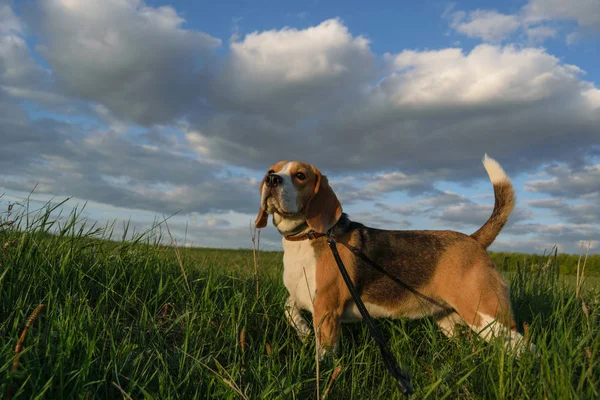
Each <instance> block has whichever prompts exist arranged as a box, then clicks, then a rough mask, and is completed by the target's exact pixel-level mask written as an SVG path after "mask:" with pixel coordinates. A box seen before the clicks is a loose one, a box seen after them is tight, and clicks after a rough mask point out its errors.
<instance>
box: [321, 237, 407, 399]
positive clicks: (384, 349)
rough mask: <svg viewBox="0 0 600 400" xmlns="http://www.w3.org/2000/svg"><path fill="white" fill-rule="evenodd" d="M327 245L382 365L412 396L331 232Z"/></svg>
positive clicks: (405, 377) (404, 390) (402, 390)
mask: <svg viewBox="0 0 600 400" xmlns="http://www.w3.org/2000/svg"><path fill="white" fill-rule="evenodd" d="M327 243H328V244H329V247H330V248H331V252H332V253H333V258H335V262H336V263H337V265H338V267H339V269H340V272H341V274H342V277H343V278H344V282H346V286H348V290H349V291H350V294H351V295H352V298H353V299H354V302H355V303H356V306H357V307H358V311H360V315H362V318H363V320H364V321H365V323H366V324H367V326H368V327H369V331H370V333H371V336H372V337H373V340H375V343H377V346H379V351H380V352H381V357H382V358H383V363H384V364H385V366H386V367H387V369H388V371H389V373H390V375H392V376H393V377H394V378H395V379H396V384H397V386H398V390H400V392H401V393H404V394H406V395H410V394H412V393H413V392H414V391H413V388H412V386H411V385H410V376H409V374H408V372H406V371H404V370H402V369H401V368H400V367H399V366H398V361H396V358H395V357H394V355H393V354H392V352H391V351H390V349H389V347H388V345H387V342H386V340H385V338H384V337H383V335H382V334H381V332H379V330H378V329H377V327H376V326H375V323H374V321H373V318H372V317H371V315H370V314H369V312H368V311H367V308H366V307H365V304H364V303H363V302H362V300H361V298H360V296H359V295H358V293H357V292H356V288H355V287H354V284H353V283H352V279H350V275H348V271H347V270H346V267H345V266H344V263H343V262H342V258H341V257H340V253H338V250H337V246H336V241H335V240H334V239H333V237H331V232H329V233H328V234H327Z"/></svg>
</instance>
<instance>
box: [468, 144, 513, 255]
mask: <svg viewBox="0 0 600 400" xmlns="http://www.w3.org/2000/svg"><path fill="white" fill-rule="evenodd" d="M483 166H484V167H485V170H486V171H487V173H488V175H489V177H490V180H491V181H492V185H494V197H495V203H494V211H492V215H491V216H490V218H489V219H488V220H487V221H486V222H485V224H483V226H482V227H481V228H479V230H478V231H477V232H475V233H473V234H472V235H471V237H472V238H473V239H475V240H477V241H478V242H479V243H481V245H482V246H483V247H484V248H486V249H487V248H488V246H489V245H491V244H492V242H493V241H494V239H496V236H498V234H499V233H500V231H501V230H502V228H503V227H504V224H506V221H507V220H508V216H509V215H510V213H511V211H512V210H513V208H514V206H515V191H514V190H513V187H512V184H511V183H510V179H508V176H506V173H505V172H504V170H503V169H502V167H501V166H500V164H498V162H497V161H496V160H494V159H493V158H490V157H488V155H487V154H486V155H484V156H483Z"/></svg>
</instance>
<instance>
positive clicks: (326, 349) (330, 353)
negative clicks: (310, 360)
mask: <svg viewBox="0 0 600 400" xmlns="http://www.w3.org/2000/svg"><path fill="white" fill-rule="evenodd" d="M317 354H318V355H319V361H323V360H325V359H327V360H333V359H334V358H335V357H337V355H338V345H337V343H336V344H335V345H333V346H327V345H321V344H320V343H319V342H317Z"/></svg>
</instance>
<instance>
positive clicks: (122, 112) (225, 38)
mask: <svg viewBox="0 0 600 400" xmlns="http://www.w3.org/2000/svg"><path fill="white" fill-rule="evenodd" d="M0 26H1V28H0V135H1V139H2V142H3V144H4V145H3V148H2V149H1V150H0V167H2V170H3V171H4V174H3V176H2V177H0V194H2V193H3V194H4V195H3V197H2V199H1V200H0V201H1V202H2V203H3V204H4V205H7V203H9V202H19V201H21V200H22V199H23V198H24V197H25V196H27V195H28V193H29V192H30V191H31V190H32V188H33V187H35V188H36V190H35V191H34V193H33V195H32V199H33V201H34V202H35V204H43V203H44V202H46V201H49V200H52V199H53V200H54V201H57V200H62V199H64V198H66V197H71V198H72V200H70V201H69V202H67V203H66V204H67V209H68V208H69V207H74V206H75V205H77V204H82V203H87V206H86V209H85V212H84V215H85V217H86V218H88V219H89V220H90V221H91V222H97V223H99V224H100V225H103V224H105V223H106V222H107V221H115V220H116V221H118V223H117V224H116V225H115V230H116V231H118V230H119V229H121V228H119V227H120V226H122V221H127V220H131V221H132V224H134V225H135V226H136V227H137V228H136V229H137V230H138V231H139V230H144V229H146V228H148V227H149V226H151V225H152V223H153V221H154V220H155V219H156V218H157V216H158V217H159V218H160V217H162V216H163V215H170V214H172V213H177V215H176V216H174V217H173V218H172V219H171V220H170V221H171V222H170V227H171V230H172V231H173V232H174V234H175V236H176V237H177V238H178V241H180V242H181V241H183V240H184V237H185V240H186V241H187V242H188V243H192V244H195V245H199V246H217V247H250V246H251V240H250V234H249V224H250V222H251V221H252V220H253V218H254V216H255V213H256V210H257V205H258V198H259V196H258V184H259V180H260V178H261V177H262V175H263V174H264V171H265V170H266V169H267V168H268V167H269V166H270V165H271V164H273V163H275V162H277V161H279V160H281V159H301V160H305V161H309V162H312V163H314V164H315V165H316V166H317V167H319V168H320V169H321V170H322V171H323V172H324V173H325V174H327V175H328V176H329V178H330V181H331V183H332V186H333V188H334V190H335V191H336V193H338V196H339V197H340V198H341V200H342V204H343V206H344V210H345V211H347V212H348V213H350V215H351V217H353V218H354V219H356V220H359V221H360V222H363V223H365V224H367V225H371V226H377V227H382V228H389V229H456V230H459V231H462V232H465V233H471V232H473V231H474V230H476V229H477V228H478V227H479V226H480V225H481V224H482V223H483V222H484V221H485V219H486V218H487V216H488V215H489V213H490V212H491V208H492V205H493V198H492V197H491V194H492V188H491V185H490V183H489V181H488V180H487V176H486V174H485V171H484V169H483V166H482V164H481V158H482V156H483V154H484V153H486V152H487V153H488V154H490V155H491V156H492V157H494V158H496V159H497V160H498V161H499V162H500V163H501V164H502V165H503V167H504V168H505V170H506V171H507V173H508V174H509V175H510V177H511V178H512V181H513V184H514V186H515V189H516V191H517V196H518V205H517V208H516V210H515V212H514V213H513V215H512V216H511V219H510V220H509V224H508V225H507V226H506V228H505V229H504V231H503V232H502V234H501V235H500V236H499V237H498V239H497V241H496V242H495V243H494V245H493V246H492V248H491V249H492V250H507V251H523V252H538V253H541V252H543V251H545V250H549V249H550V248H551V247H552V246H553V245H558V246H559V251H564V252H570V253H576V252H578V251H579V246H580V242H581V241H587V240H590V239H591V240H593V242H592V252H598V251H600V249H599V248H600V245H599V244H598V241H599V240H600V228H598V226H599V224H598V222H600V212H599V211H598V207H597V204H598V201H599V200H600V90H599V87H600V68H598V67H599V64H600V63H599V53H598V49H599V48H600V46H599V39H600V2H598V1H595V0H577V1H564V0H524V1H513V0H511V1H508V2H483V1H479V2H476V1H464V2H446V1H422V2H392V1H380V2H368V3H367V2H358V1H350V2H348V1H344V2H342V1H309V2H303V3H300V2H282V1H278V2H275V1H262V2H252V3H249V2H216V3H215V4H208V5H207V4H205V3H202V2H175V3H169V2H163V1H145V2H144V1H141V0H107V1H104V2H94V1H84V0H44V1H39V0H37V1H18V2H17V1H7V0H0ZM0 207H3V206H0ZM262 235H263V245H264V246H265V248H268V249H278V248H280V244H279V238H278V234H277V232H276V230H275V229H274V228H273V227H271V226H270V227H268V228H266V229H265V230H264V232H263V233H262Z"/></svg>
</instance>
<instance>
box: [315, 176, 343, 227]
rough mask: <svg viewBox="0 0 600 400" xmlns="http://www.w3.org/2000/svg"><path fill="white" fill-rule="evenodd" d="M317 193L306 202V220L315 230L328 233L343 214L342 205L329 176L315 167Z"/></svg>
mask: <svg viewBox="0 0 600 400" xmlns="http://www.w3.org/2000/svg"><path fill="white" fill-rule="evenodd" d="M315 174H316V176H317V183H316V185H315V194H314V195H313V197H311V198H310V200H308V202H307V204H306V222H307V223H308V226H310V228H311V229H312V230H314V231H315V232H319V233H326V232H327V231H328V230H329V229H330V228H331V227H332V226H333V225H335V224H336V223H337V221H338V220H339V219H340V217H341V216H342V205H341V204H340V201H339V200H338V198H337V197H336V195H335V193H334V192H333V190H332V189H331V187H330V186H329V181H328V180H327V177H326V176H324V175H321V172H319V170H317V169H316V168H315Z"/></svg>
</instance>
